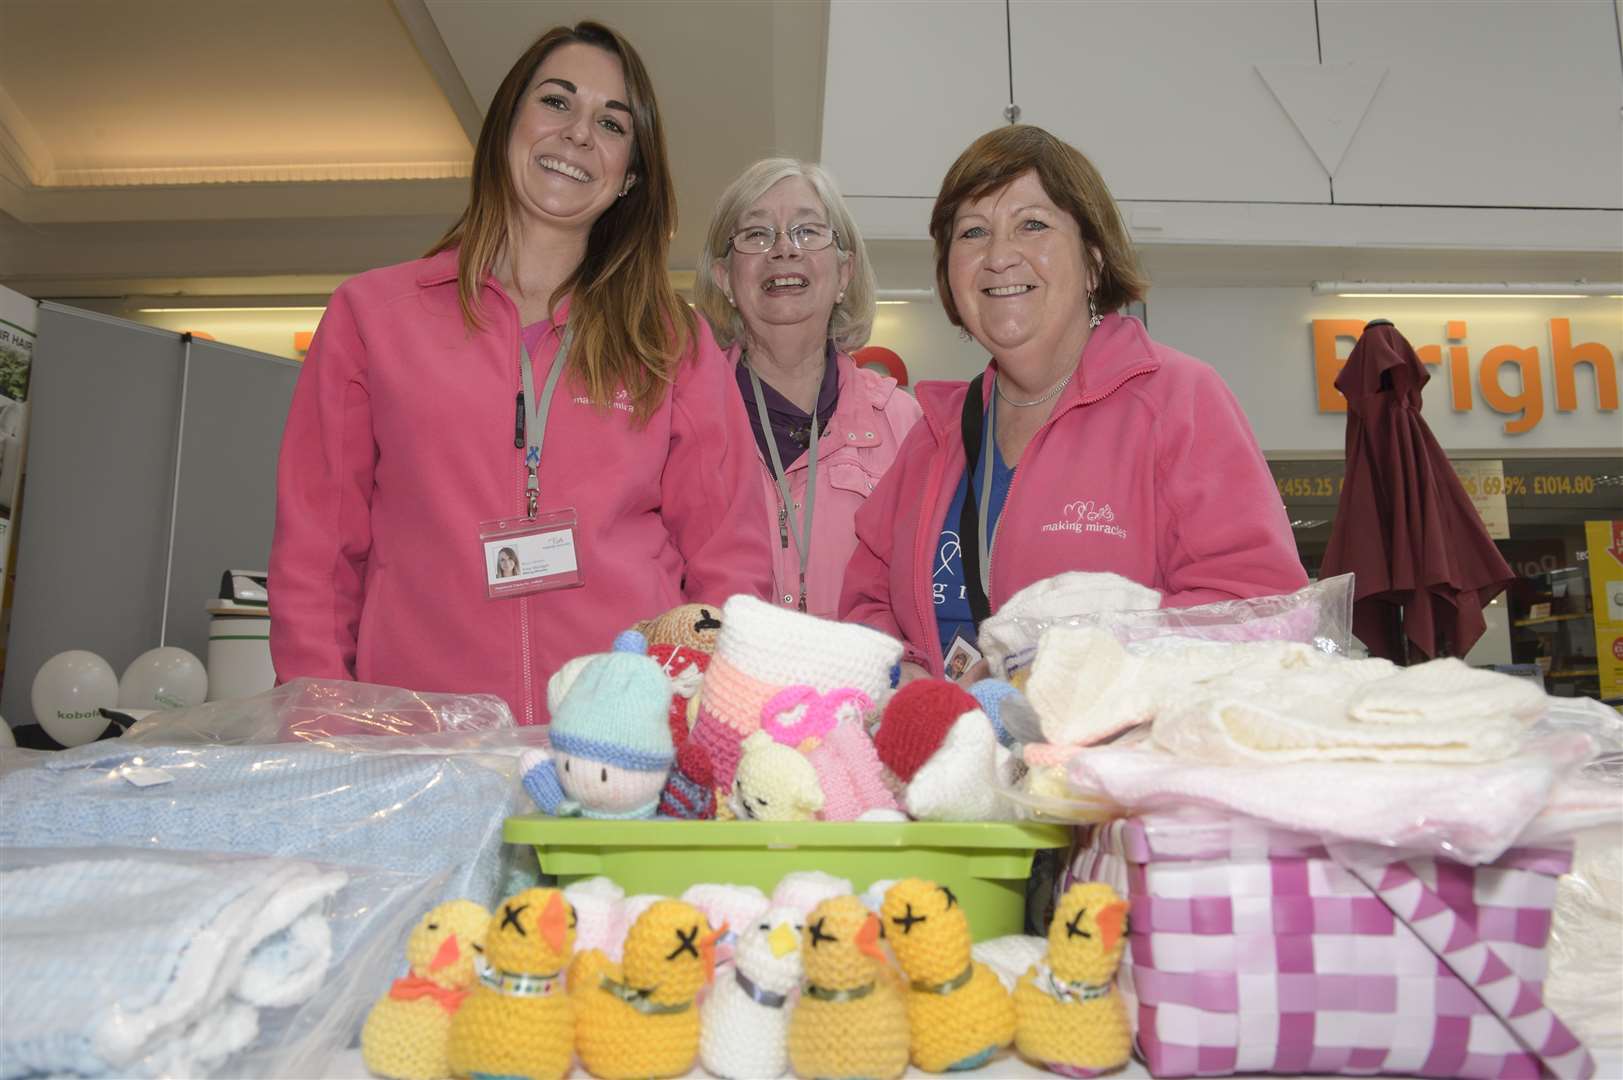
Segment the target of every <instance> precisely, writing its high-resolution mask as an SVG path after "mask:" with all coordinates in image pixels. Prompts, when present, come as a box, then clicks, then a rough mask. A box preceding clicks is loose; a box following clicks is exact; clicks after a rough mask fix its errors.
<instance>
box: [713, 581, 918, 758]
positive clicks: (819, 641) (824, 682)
mask: <svg viewBox="0 0 1623 1080" xmlns="http://www.w3.org/2000/svg"><path fill="white" fill-rule="evenodd" d="M721 623H722V625H721V633H720V634H719V635H718V637H717V638H716V654H715V656H714V657H713V658H712V659H711V661H710V667H709V668H708V669H707V670H706V671H705V676H704V686H703V688H702V689H701V690H700V692H699V719H698V721H697V722H696V723H695V725H694V728H693V738H696V739H699V740H700V741H701V742H703V743H704V746H705V749H706V750H708V751H710V761H711V764H712V766H713V767H714V768H715V774H716V786H717V787H722V788H731V787H732V783H733V773H734V771H735V770H736V769H737V767H738V758H739V754H740V753H741V749H740V748H741V746H742V744H743V741H744V739H745V738H747V737H748V736H749V735H750V734H751V733H752V732H754V731H757V730H759V729H760V726H761V710H762V708H763V707H764V706H765V705H766V703H767V702H769V701H771V700H772V698H774V697H775V696H777V694H779V693H780V692H781V691H784V690H787V689H788V688H790V687H793V686H809V687H811V688H812V689H813V690H814V691H816V692H817V693H819V694H828V693H832V692H833V691H836V690H846V689H849V690H856V691H860V692H861V693H863V694H866V695H867V697H868V699H869V700H870V701H872V702H873V703H874V704H875V705H883V704H884V702H885V700H886V698H888V697H889V695H890V673H891V668H892V667H893V666H895V665H896V664H897V663H898V662H900V660H901V657H902V644H901V642H899V641H897V640H895V639H894V638H891V637H887V636H886V635H884V634H881V633H879V632H878V631H876V630H870V629H868V628H867V627H865V626H857V625H854V624H846V623H837V622H833V621H831V620H828V619H819V618H817V617H816V616H813V615H804V614H802V613H800V612H798V611H789V610H785V609H783V608H780V607H777V606H775V605H773V604H768V603H766V602H765V601H762V600H757V599H755V598H754V597H751V596H742V595H740V596H735V597H733V598H732V599H731V600H728V601H727V603H726V604H725V605H724V606H723V608H722V617H721ZM870 719H871V718H870V717H868V716H864V717H863V721H864V723H866V722H867V721H868V720H870Z"/></svg>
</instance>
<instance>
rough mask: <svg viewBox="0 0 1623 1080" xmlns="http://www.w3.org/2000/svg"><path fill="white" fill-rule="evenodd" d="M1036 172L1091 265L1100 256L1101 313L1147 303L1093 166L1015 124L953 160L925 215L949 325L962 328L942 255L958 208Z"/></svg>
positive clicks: (1144, 283)
mask: <svg viewBox="0 0 1623 1080" xmlns="http://www.w3.org/2000/svg"><path fill="white" fill-rule="evenodd" d="M1033 171H1034V172H1036V174H1037V179H1038V181H1039V182H1040V183H1041V184H1042V186H1043V190H1044V191H1045V192H1047V193H1048V197H1049V198H1050V199H1053V200H1054V205H1056V206H1058V207H1059V208H1060V209H1061V210H1063V211H1065V212H1066V213H1067V214H1069V215H1071V218H1072V219H1073V220H1074V221H1075V222H1076V224H1077V227H1078V229H1079V230H1080V232H1081V233H1082V245H1083V248H1084V249H1085V252H1086V253H1087V254H1088V255H1089V256H1090V261H1091V257H1092V256H1095V255H1096V256H1098V259H1099V283H1098V285H1097V286H1096V287H1095V289H1094V292H1093V299H1094V302H1095V303H1096V304H1097V305H1098V306H1099V310H1100V311H1101V312H1109V311H1116V310H1117V309H1119V308H1121V307H1124V306H1125V305H1126V304H1128V303H1130V302H1131V301H1134V300H1142V299H1144V294H1145V293H1147V292H1149V290H1150V281H1149V278H1147V277H1145V276H1144V272H1143V271H1142V270H1140V269H1139V266H1138V256H1137V255H1136V254H1134V252H1133V242H1132V240H1131V239H1129V238H1128V235H1127V227H1126V226H1125V225H1123V224H1122V221H1121V211H1120V210H1118V209H1117V207H1116V200H1115V199H1113V198H1111V195H1110V189H1109V188H1108V187H1106V186H1105V180H1104V177H1102V176H1100V175H1099V170H1098V169H1096V168H1094V167H1093V162H1091V161H1089V160H1088V159H1087V158H1086V157H1085V156H1084V155H1083V153H1082V151H1080V150H1078V149H1077V148H1076V147H1074V146H1072V145H1071V144H1069V143H1067V142H1065V141H1063V140H1061V139H1057V138H1055V137H1054V136H1053V135H1050V134H1049V133H1048V132H1046V131H1044V130H1043V129H1042V128H1040V127H1035V126H1033V125H1031V124H1012V125H1010V126H1008V127H1000V128H995V129H993V130H992V131H989V132H987V133H986V134H985V135H982V136H981V137H980V138H978V139H976V140H975V141H974V142H972V143H970V144H969V148H968V149H966V150H965V151H964V152H963V153H962V154H959V155H958V160H957V161H955V162H953V163H952V168H950V169H948V170H947V175H946V177H945V178H943V179H942V181H941V193H940V194H939V195H937V196H936V200H935V208H934V209H933V210H932V211H931V212H930V237H931V239H933V240H934V241H935V280H936V292H938V293H939V294H940V296H941V306H942V307H944V308H946V310H947V318H948V319H950V320H951V321H952V325H954V326H962V325H963V324H964V323H963V319H962V318H961V317H960V316H959V314H958V305H957V304H956V303H955V302H954V301H953V298H952V286H951V285H950V284H949V283H948V281H947V255H948V252H949V250H950V249H951V248H952V232H953V229H952V223H953V219H954V218H956V217H957V216H958V208H959V207H960V206H962V205H963V204H964V203H966V202H969V201H971V200H974V199H979V198H980V197H981V196H983V195H987V194H990V193H991V192H994V191H996V190H998V189H999V188H1001V187H1003V186H1004V185H1006V184H1010V183H1013V182H1014V181H1015V180H1016V179H1018V178H1019V177H1021V176H1023V175H1025V174H1026V173H1027V172H1033ZM1076 300H1077V303H1079V304H1085V303H1086V302H1087V298H1086V297H1085V296H1079V297H1077V298H1076Z"/></svg>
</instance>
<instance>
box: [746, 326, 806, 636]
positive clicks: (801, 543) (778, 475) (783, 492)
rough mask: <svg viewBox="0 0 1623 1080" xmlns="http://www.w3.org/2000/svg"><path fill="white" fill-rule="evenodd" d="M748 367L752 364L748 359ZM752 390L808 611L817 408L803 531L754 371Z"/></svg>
mask: <svg viewBox="0 0 1623 1080" xmlns="http://www.w3.org/2000/svg"><path fill="white" fill-rule="evenodd" d="M744 364H745V365H746V366H747V365H748V364H749V359H748V358H747V357H746V358H745V360H744ZM749 373H750V386H752V387H754V389H755V411H756V413H757V414H758V415H759V416H760V418H761V432H762V433H763V434H764V435H765V436H766V450H767V453H768V454H769V455H770V456H771V458H772V476H773V479H775V480H777V482H778V496H779V497H780V498H781V499H783V514H784V520H785V521H787V522H788V523H789V528H790V529H791V530H792V531H793V532H794V534H795V547H796V548H797V549H799V552H800V610H801V611H805V610H806V563H807V562H808V561H809V560H810V559H811V529H812V510H813V508H814V507H815V506H816V505H817V429H818V427H819V426H820V425H819V424H818V423H817V406H816V405H815V404H813V405H812V418H811V445H810V446H808V447H807V448H806V456H807V458H808V459H809V464H808V465H807V470H808V471H807V473H806V510H805V515H804V522H803V523H802V524H801V526H800V528H798V529H796V528H795V518H794V515H793V514H791V513H790V512H789V511H790V509H791V508H792V507H793V505H794V504H793V503H792V502H790V500H789V478H788V477H787V476H785V475H784V472H783V458H781V457H779V456H778V440H777V439H775V438H773V437H772V421H771V420H770V419H768V418H767V415H766V395H765V394H763V393H761V378H760V376H758V375H756V374H755V369H754V368H750V369H749Z"/></svg>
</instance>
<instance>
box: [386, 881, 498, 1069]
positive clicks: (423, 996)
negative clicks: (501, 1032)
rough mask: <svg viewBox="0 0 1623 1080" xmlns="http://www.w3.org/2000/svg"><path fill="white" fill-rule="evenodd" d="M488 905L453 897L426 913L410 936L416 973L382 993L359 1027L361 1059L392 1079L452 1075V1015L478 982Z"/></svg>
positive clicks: (408, 941)
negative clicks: (449, 1055) (448, 1054)
mask: <svg viewBox="0 0 1623 1080" xmlns="http://www.w3.org/2000/svg"><path fill="white" fill-rule="evenodd" d="M489 922H490V912H488V911H486V910H485V909H484V908H483V907H481V906H480V905H478V904H476V903H474V902H473V901H472V900H451V901H449V902H447V903H444V904H441V905H440V906H439V907H436V908H435V909H434V910H432V911H430V912H429V913H428V914H427V915H424V916H423V917H422V919H421V920H419V921H418V923H417V926H416V927H415V928H414V929H413V930H412V932H411V937H409V938H407V939H406V963H407V964H408V965H410V967H411V974H409V975H407V976H405V977H404V978H400V979H396V980H395V981H394V983H393V984H392V985H391V986H390V987H389V992H388V993H386V994H384V995H383V996H382V997H380V998H378V1000H377V1004H375V1005H373V1006H372V1011H371V1012H370V1013H369V1014H368V1015H367V1017H366V1026H365V1027H364V1028H362V1029H361V1060H362V1061H364V1062H365V1063H366V1067H367V1068H368V1069H370V1070H371V1071H372V1072H373V1074H374V1075H377V1076H387V1077H391V1078H392V1080H439V1078H441V1077H446V1076H450V1075H451V1065H450V1062H449V1060H448V1059H447V1057H446V1049H447V1046H448V1045H449V1043H450V1039H451V1018H452V1017H453V1016H455V1015H456V1013H457V1010H459V1009H460V1008H461V1007H462V1002H463V999H465V998H466V997H467V996H468V988H469V987H470V986H471V985H473V979H474V961H475V960H476V959H477V958H478V956H479V952H480V950H481V949H482V948H483V946H484V941H485V929H486V924H488V923H489Z"/></svg>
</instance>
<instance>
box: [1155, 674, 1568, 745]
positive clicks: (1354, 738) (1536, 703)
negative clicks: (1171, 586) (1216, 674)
mask: <svg viewBox="0 0 1623 1080" xmlns="http://www.w3.org/2000/svg"><path fill="white" fill-rule="evenodd" d="M1231 647H1232V646H1231ZM1547 701H1548V698H1547V697H1546V696H1545V694H1544V691H1543V690H1542V689H1540V688H1539V686H1538V685H1537V684H1536V683H1532V682H1529V681H1528V680H1526V679H1518V678H1513V677H1511V676H1509V675H1502V674H1499V673H1498V672H1493V671H1479V670H1477V669H1475V668H1471V667H1468V666H1467V665H1466V664H1465V663H1464V662H1462V661H1460V660H1456V659H1452V658H1448V659H1443V660H1432V661H1429V662H1428V663H1424V664H1417V665H1415V666H1414V667H1411V668H1396V667H1394V666H1392V665H1391V664H1390V663H1389V662H1387V661H1385V660H1379V659H1372V660H1346V659H1341V658H1333V659H1332V658H1326V659H1325V660H1324V661H1323V662H1320V663H1316V664H1314V665H1311V666H1301V667H1291V668H1288V669H1285V670H1262V671H1258V670H1255V669H1250V670H1245V671H1240V672H1235V673H1233V674H1230V675H1227V676H1224V677H1222V678H1215V679H1211V680H1208V681H1206V682H1204V683H1202V684H1199V685H1196V686H1191V687H1189V688H1188V689H1187V691H1186V692H1185V694H1184V695H1182V696H1181V698H1179V699H1178V700H1174V699H1173V698H1172V697H1171V696H1170V695H1169V696H1167V697H1165V698H1163V701H1162V705H1161V708H1160V714H1159V715H1158V716H1157V717H1156V718H1155V725H1154V727H1153V729H1152V730H1153V735H1154V740H1155V742H1156V744H1157V745H1159V746H1161V747H1163V748H1164V749H1167V750H1170V751H1171V752H1173V753H1175V754H1178V755H1179V756H1181V757H1186V758H1195V759H1199V760H1202V761H1209V762H1225V763H1233V764H1242V765H1252V764H1267V765H1270V766H1271V765H1275V764H1278V763H1293V762H1303V763H1305V762H1326V761H1386V762H1412V763H1416V764H1420V763H1429V764H1480V763H1484V762H1495V761H1504V760H1506V759H1509V758H1512V757H1515V756H1516V755H1517V754H1518V753H1520V752H1521V751H1522V748H1523V744H1524V742H1525V740H1526V736H1527V730H1528V728H1529V726H1530V725H1531V724H1532V722H1533V721H1534V720H1536V719H1537V718H1538V717H1539V716H1540V715H1542V714H1543V712H1544V709H1545V707H1546V702H1547Z"/></svg>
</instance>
